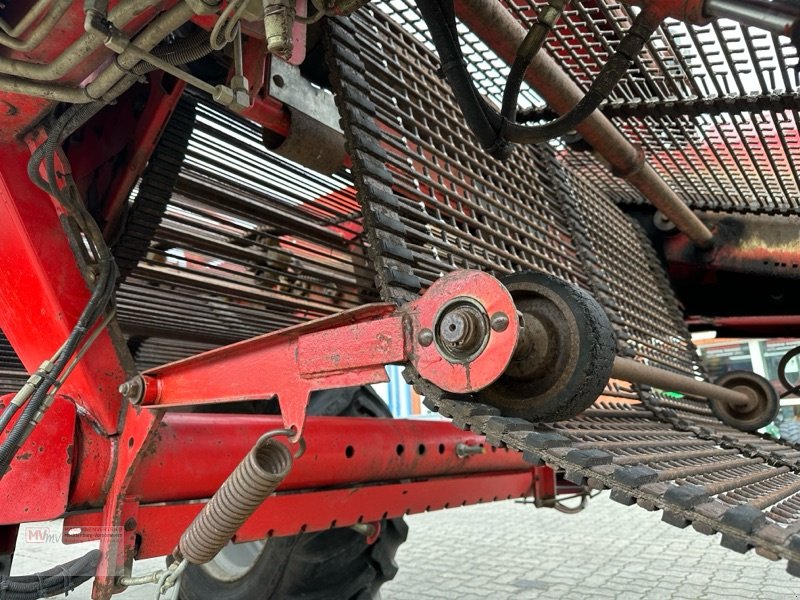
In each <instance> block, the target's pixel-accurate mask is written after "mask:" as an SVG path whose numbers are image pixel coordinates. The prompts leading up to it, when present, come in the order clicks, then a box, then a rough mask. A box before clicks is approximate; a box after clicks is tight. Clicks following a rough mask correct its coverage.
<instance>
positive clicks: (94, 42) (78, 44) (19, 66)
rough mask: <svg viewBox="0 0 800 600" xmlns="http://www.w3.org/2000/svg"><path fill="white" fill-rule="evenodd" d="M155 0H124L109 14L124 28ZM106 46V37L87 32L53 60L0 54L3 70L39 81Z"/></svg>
mask: <svg viewBox="0 0 800 600" xmlns="http://www.w3.org/2000/svg"><path fill="white" fill-rule="evenodd" d="M156 4H157V2H156V0H127V1H126V0H123V1H122V2H120V3H119V4H117V5H116V6H115V7H114V8H113V9H112V10H111V11H110V12H109V14H108V20H109V21H110V22H111V23H113V24H114V26H115V27H116V28H117V29H122V30H124V29H125V27H126V26H127V24H128V23H129V22H130V21H132V20H133V19H134V18H136V17H138V16H139V15H141V14H142V12H144V11H145V10H147V9H148V8H151V7H154V6H155V5H156ZM102 46H103V38H102V37H101V36H99V35H98V34H96V33H88V32H87V33H84V34H83V35H81V36H80V37H79V38H78V39H77V40H75V41H74V42H73V43H72V44H71V45H70V46H69V48H67V49H65V50H64V51H63V52H62V53H61V54H59V55H58V57H57V58H56V59H55V60H53V62H51V63H46V64H39V63H30V62H26V61H22V60H16V59H11V58H4V57H0V73H3V74H5V75H13V76H16V77H21V78H24V79H32V80H36V81H55V80H57V79H60V78H61V77H63V76H64V75H67V74H68V73H69V72H70V71H72V69H74V68H75V67H77V66H78V65H79V64H80V63H81V62H82V61H83V60H84V59H86V58H87V57H89V56H90V55H91V54H92V53H93V52H94V51H95V50H97V49H98V48H101V47H102Z"/></svg>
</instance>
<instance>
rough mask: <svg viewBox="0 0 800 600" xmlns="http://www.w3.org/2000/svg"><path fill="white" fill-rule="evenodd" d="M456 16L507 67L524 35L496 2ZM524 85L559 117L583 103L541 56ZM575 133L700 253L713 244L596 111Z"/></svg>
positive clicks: (478, 0)
mask: <svg viewBox="0 0 800 600" xmlns="http://www.w3.org/2000/svg"><path fill="white" fill-rule="evenodd" d="M456 13H457V15H458V17H459V19H461V21H463V22H464V24H465V25H466V26H467V27H469V29H471V30H472V31H473V32H474V33H475V35H477V36H478V37H479V38H480V39H481V40H483V41H484V42H485V43H486V44H487V45H488V46H489V47H490V48H491V49H492V50H494V51H495V52H496V53H497V54H498V56H499V57H500V58H502V59H503V60H504V61H506V62H507V63H509V64H511V63H512V62H513V60H514V56H515V55H516V52H517V47H518V46H519V44H520V43H521V42H522V40H523V39H524V38H525V33H526V32H525V29H524V28H523V26H522V25H521V24H520V23H519V22H518V21H517V20H516V19H515V18H514V17H513V16H512V15H511V14H510V13H509V12H508V11H507V10H506V8H505V7H504V6H503V5H502V4H501V3H500V2H498V1H497V0H456ZM525 81H527V82H528V83H529V84H530V85H532V86H533V87H534V89H536V91H537V92H538V93H539V94H541V96H542V97H543V98H544V99H545V100H546V101H547V102H548V104H549V105H550V106H551V107H552V108H553V109H554V110H555V111H556V112H557V113H559V114H564V113H566V112H568V111H569V110H570V109H572V107H573V106H575V105H576V104H577V103H578V102H579V101H580V99H581V98H582V97H583V91H582V90H581V89H580V88H579V87H578V86H577V84H575V83H574V82H573V81H572V80H571V79H570V78H569V76H567V75H566V74H565V73H564V71H563V70H562V69H561V68H560V67H559V66H558V64H557V63H556V62H555V60H553V59H552V58H551V57H550V56H548V55H547V54H546V53H543V52H540V53H538V54H537V56H536V57H535V58H534V60H533V62H532V63H531V66H530V67H529V68H528V70H527V72H526V73H525ZM577 130H578V133H580V134H581V135H582V136H583V137H584V139H585V140H586V141H587V142H588V143H589V144H591V146H592V147H593V148H594V149H595V150H596V151H597V152H598V153H600V154H601V155H602V156H603V158H605V159H606V160H607V161H608V162H609V164H610V165H611V167H612V168H613V170H614V173H615V174H617V175H618V176H620V177H622V178H624V179H626V180H627V181H628V182H629V183H630V184H631V185H632V186H633V187H635V188H636V189H637V190H638V191H639V192H640V193H641V194H642V195H643V196H644V197H645V198H646V199H647V200H648V201H649V202H650V203H651V204H653V205H654V206H655V207H657V208H658V209H659V210H660V211H661V212H662V213H664V214H665V215H666V216H667V217H668V218H669V219H670V220H671V221H672V222H673V223H674V224H675V226H676V227H677V228H678V229H679V230H680V231H682V232H683V233H685V234H686V235H687V236H688V237H689V238H690V239H691V240H692V241H693V242H694V243H695V244H697V245H698V246H700V247H703V248H706V247H708V246H710V245H711V244H712V242H713V235H712V233H711V231H710V230H709V229H708V227H706V226H705V225H704V224H703V222H702V221H700V219H699V218H697V216H696V215H695V214H694V213H693V212H692V211H691V210H690V209H689V207H688V206H686V204H684V203H683V201H682V200H681V199H680V198H679V197H678V196H677V194H675V192H674V191H673V190H672V189H670V187H669V186H668V185H667V184H666V183H665V182H664V180H663V179H662V178H661V177H660V176H659V175H658V174H657V173H656V172H655V170H654V169H653V168H652V167H651V166H650V165H649V164H648V163H647V162H646V161H645V160H644V156H643V155H642V153H641V151H640V150H637V149H636V148H635V147H634V146H633V144H631V143H630V142H629V141H628V140H627V139H626V138H625V136H623V135H622V133H621V132H620V131H619V130H618V129H617V128H616V127H614V125H613V124H612V123H611V121H609V120H608V118H607V117H605V116H604V115H603V114H602V113H601V112H600V111H595V112H594V113H593V114H592V115H591V116H590V117H588V118H587V119H586V120H585V121H583V123H581V124H580V125H579V126H578V127H577Z"/></svg>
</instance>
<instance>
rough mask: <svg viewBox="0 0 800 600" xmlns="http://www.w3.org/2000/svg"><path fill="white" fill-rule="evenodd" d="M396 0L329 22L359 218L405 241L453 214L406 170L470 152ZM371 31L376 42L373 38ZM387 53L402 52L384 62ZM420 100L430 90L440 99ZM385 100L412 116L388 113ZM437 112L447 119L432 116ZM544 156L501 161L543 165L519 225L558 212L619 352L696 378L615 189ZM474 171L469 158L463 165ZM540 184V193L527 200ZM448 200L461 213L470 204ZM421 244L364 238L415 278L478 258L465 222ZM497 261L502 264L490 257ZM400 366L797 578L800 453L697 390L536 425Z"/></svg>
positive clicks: (632, 393) (503, 441) (493, 432)
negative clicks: (385, 8)
mask: <svg viewBox="0 0 800 600" xmlns="http://www.w3.org/2000/svg"><path fill="white" fill-rule="evenodd" d="M402 5H403V3H402V2H400V3H393V4H392V6H393V7H395V12H394V13H393V17H394V18H395V20H394V21H390V20H387V19H386V18H385V17H384V16H382V15H381V14H380V13H379V12H378V11H377V10H375V9H372V8H370V7H367V8H366V9H365V10H364V11H362V12H361V13H360V14H359V15H358V16H356V17H355V18H353V19H350V20H346V21H345V20H340V21H338V22H337V24H336V25H334V26H333V27H332V28H331V31H332V34H331V35H332V39H333V43H332V48H331V52H332V53H333V56H334V60H333V61H332V66H333V71H334V79H335V80H336V82H337V85H338V86H339V88H340V110H341V112H342V114H343V117H344V121H345V133H346V135H347V137H348V144H349V146H350V148H349V151H350V153H351V155H352V156H353V157H354V175H355V178H356V181H357V182H358V184H359V186H360V192H361V193H360V196H359V198H360V199H361V201H362V202H363V203H364V204H365V206H364V210H365V212H366V214H367V215H369V214H370V211H372V210H375V208H376V207H378V208H383V210H384V212H383V215H382V216H383V219H382V220H380V221H379V222H374V221H370V219H369V218H368V219H367V226H368V229H369V228H372V229H375V230H378V231H379V232H380V231H386V230H387V229H391V227H392V224H393V223H397V222H400V223H402V224H403V226H404V227H406V228H407V229H405V230H404V233H405V234H406V235H405V239H407V240H411V239H414V236H415V231H416V230H417V229H418V228H420V225H423V226H425V225H426V224H427V231H428V232H430V231H431V230H432V229H433V228H434V227H436V226H437V224H438V223H440V222H442V221H444V222H445V223H447V221H446V220H445V219H440V216H441V212H436V209H437V208H439V206H440V204H441V203H442V198H444V199H445V200H444V202H445V203H446V202H448V200H447V196H446V192H447V188H446V187H445V189H444V190H443V191H442V192H441V193H440V194H439V195H437V194H422V193H420V190H419V189H418V188H417V187H410V186H409V185H403V183H402V182H403V180H404V179H403V178H408V175H407V174H408V173H412V174H414V175H415V176H416V175H417V174H419V177H414V178H413V179H410V178H409V179H407V180H410V181H413V182H415V183H417V182H424V181H425V180H426V179H425V178H426V177H428V176H429V174H430V173H437V172H443V174H442V175H439V177H444V176H446V175H447V174H448V173H450V170H449V169H456V170H457V169H458V168H459V167H458V165H459V164H463V161H459V159H458V157H461V156H463V154H461V152H462V151H464V152H468V150H464V147H465V146H466V147H467V148H469V146H470V141H469V137H468V136H466V135H465V134H464V132H463V130H462V129H455V127H458V124H457V123H455V124H451V122H450V121H447V120H446V119H447V117H448V116H449V115H452V114H457V109H456V108H455V107H454V105H453V103H452V98H451V96H450V94H449V91H448V90H446V89H444V88H443V87H441V83H440V82H439V80H438V78H437V77H436V74H435V69H436V61H435V60H432V59H431V57H430V54H428V53H427V52H426V50H425V48H424V47H423V46H422V43H424V36H423V34H422V33H420V32H418V34H417V39H415V37H414V36H413V35H412V34H409V33H407V31H406V29H404V28H407V29H408V30H409V31H412V29H411V28H412V27H413V26H414V25H413V13H411V14H404V13H403V11H402V9H401V8H397V7H398V6H402ZM378 32H379V33H378ZM378 36H379V37H380V40H384V41H385V44H383V45H382V44H380V43H378V41H379V40H378ZM386 40H388V41H386ZM420 40H422V42H420ZM393 56H402V57H403V60H402V61H401V60H399V59H398V60H393ZM420 56H422V57H426V58H425V60H424V61H423V60H422V59H420V58H419V57H420ZM415 61H416V62H415ZM405 62H411V63H412V64H413V67H409V68H408V71H406V70H404V68H403V64H405ZM363 73H366V76H362V75H361V74H363ZM381 78H391V79H392V85H391V86H389V85H388V84H387V85H385V86H383V87H382V86H381V81H380V79H381ZM423 83H424V85H423ZM375 90H377V91H375ZM428 94H430V96H432V97H435V98H436V102H435V104H434V103H432V102H431V101H430V100H429V96H428ZM382 96H388V97H386V98H384V97H382ZM392 106H397V107H400V110H401V112H403V111H405V113H406V114H408V115H409V116H413V117H415V120H414V121H410V119H409V118H408V117H407V118H406V119H405V120H404V119H403V118H402V117H401V119H400V120H399V122H398V121H396V120H391V119H390V117H391V115H392V114H393V113H391V112H390V111H389V108H390V107H392ZM416 106H418V107H419V108H416V109H415V107H416ZM384 107H385V108H384ZM434 115H435V116H436V119H434V118H433V116H434ZM408 122H412V123H415V122H419V123H420V127H421V128H422V129H423V130H424V131H425V132H426V135H428V136H429V139H430V140H431V142H428V143H431V144H432V146H433V150H432V151H430V152H429V153H428V154H427V155H420V154H415V150H414V148H413V146H412V147H411V148H404V147H403V146H400V144H399V143H397V142H395V143H394V144H393V143H392V137H393V135H394V130H395V128H398V127H406V126H407V125H406V124H407V123H408ZM442 122H443V123H445V125H438V126H437V123H442ZM402 132H403V133H405V130H402ZM415 134H416V132H415V131H414V130H413V129H412V130H411V131H408V133H407V134H406V138H405V139H406V140H414V139H415V137H414V135H415ZM455 140H459V142H456V141H455ZM436 148H440V149H442V148H446V153H445V152H444V151H442V158H441V159H440V160H442V161H443V162H441V163H440V162H439V161H437V160H436V158H437V157H435V155H434V154H433V152H435V150H436ZM549 152H550V149H549V148H541V147H540V148H537V149H533V150H531V151H526V152H518V153H516V154H515V156H514V157H513V158H512V159H511V160H509V161H508V162H507V163H506V164H505V165H504V168H509V169H511V170H512V172H514V173H519V172H522V171H523V169H525V165H526V164H527V161H531V160H532V161H534V162H535V164H542V165H544V167H543V170H542V171H539V173H540V176H539V177H538V178H536V177H530V176H529V177H528V178H527V179H526V182H525V184H524V186H523V187H524V189H525V190H526V191H528V192H529V199H528V201H527V206H526V207H525V208H524V211H523V212H521V213H515V214H514V217H513V219H514V221H512V222H514V223H516V222H523V221H524V219H525V218H526V217H527V216H528V215H531V214H536V215H537V218H538V219H539V220H540V221H541V216H538V215H542V214H555V222H557V223H560V224H562V227H563V232H564V234H565V237H564V238H563V239H562V240H561V242H560V244H561V245H560V247H561V248H568V249H569V250H570V251H571V252H574V256H576V257H577V259H578V264H579V266H578V267H577V268H576V269H574V270H568V271H567V272H566V273H563V271H564V267H562V273H560V275H561V276H562V277H565V278H567V279H571V280H573V281H577V282H580V283H581V284H582V285H583V286H585V287H587V288H588V289H590V290H591V291H592V292H593V294H594V295H595V297H596V298H597V299H598V300H599V301H600V302H601V304H602V305H603V307H604V308H605V310H606V312H607V314H608V316H609V318H610V320H611V321H612V323H613V325H614V328H615V330H616V333H617V336H618V342H619V345H618V351H619V353H620V354H622V355H624V356H629V357H633V358H637V359H639V360H643V361H645V362H647V363H648V364H651V365H654V366H658V367H662V368H666V369H668V370H672V371H675V372H679V373H683V374H685V375H690V376H700V377H702V376H703V372H702V369H701V367H700V366H699V364H698V363H697V360H696V356H695V352H694V348H693V346H692V343H691V339H690V336H689V333H688V331H687V329H686V326H685V324H684V323H683V321H682V319H681V314H680V312H679V310H678V305H677V301H676V299H675V296H674V294H673V293H672V291H671V289H670V288H669V284H668V282H667V279H666V276H665V274H664V272H663V268H662V266H661V264H660V263H659V261H658V259H657V257H656V255H655V252H654V251H653V249H652V247H650V246H649V244H648V242H647V241H646V238H645V237H644V235H643V233H642V232H641V230H640V229H639V228H638V227H637V226H636V225H635V224H633V223H632V221H630V220H629V219H628V218H627V217H626V216H625V215H624V214H623V212H622V211H621V210H620V209H619V208H618V207H617V206H616V205H615V202H614V201H616V200H618V196H617V195H616V194H613V195H611V194H609V192H613V191H614V189H613V188H607V187H606V188H604V185H602V184H601V182H599V181H598V178H597V172H596V169H588V170H583V171H581V172H579V171H578V170H577V169H575V168H573V167H574V162H571V159H570V156H569V155H565V153H564V152H559V153H557V154H556V155H553V154H549ZM448 155H449V156H448ZM445 156H448V158H447V159H445V158H444V157H445ZM531 157H533V158H531ZM559 159H561V160H559ZM480 160H481V162H479V163H478V164H479V165H481V166H483V165H485V164H489V165H491V164H492V163H491V160H490V159H487V158H483V157H481V159H480ZM536 161H539V162H536ZM471 164H474V163H471ZM440 165H447V167H446V168H443V167H441V166H440ZM474 170H476V169H475V167H472V170H471V171H470V173H471V172H472V171H474ZM462 177H463V175H462ZM374 180H380V181H381V182H382V184H383V186H382V187H381V189H380V192H381V193H380V194H376V193H374V192H375V190H373V189H370V188H369V187H368V186H366V185H364V184H365V183H366V182H369V181H374ZM445 180H446V179H445ZM468 181H469V180H468ZM603 181H611V180H610V179H604V180H603ZM398 182H399V183H398ZM539 186H544V187H543V188H540V187H539ZM456 189H458V188H456ZM519 189H520V188H519V187H516V186H513V187H512V188H511V190H510V191H507V190H505V189H503V190H496V191H495V194H496V195H495V196H493V198H494V199H495V200H499V202H500V203H501V204H502V203H504V202H511V201H513V200H511V199H509V200H507V199H506V198H507V195H508V194H514V193H515V192H516V191H518V190H519ZM538 190H542V191H541V192H540V194H541V195H537V194H536V192H537V191H538ZM462 197H466V198H469V197H470V196H469V194H468V193H467V194H465V193H464V190H462V189H458V197H457V198H455V199H454V201H456V202H458V200H459V199H460V198H462ZM612 198H613V200H614V201H612ZM411 199H413V200H416V201H417V202H416V203H413V202H411V201H410V200H411ZM457 206H459V208H460V209H461V210H462V212H463V210H464V208H463V205H457ZM444 209H445V211H446V210H447V204H445V207H444ZM469 210H470V213H468V216H472V214H473V213H472V212H471V211H475V215H476V216H478V218H477V221H478V222H481V219H484V220H487V221H488V220H490V219H493V218H494V219H497V218H498V215H493V214H492V213H491V211H490V209H489V208H487V207H486V206H477V207H473V206H470V207H469ZM451 218H453V219H455V217H451ZM499 218H503V215H500V216H499ZM506 218H508V217H506ZM455 223H458V219H455ZM417 239H419V241H416V242H415V243H409V244H408V245H407V249H408V250H411V251H412V253H411V254H410V255H409V254H408V253H407V254H406V258H405V259H403V254H402V252H398V251H395V252H394V253H393V254H392V256H391V257H388V256H386V255H385V254H382V252H381V248H380V247H378V248H377V249H376V248H375V247H373V248H372V253H373V254H372V256H371V258H373V257H375V259H376V260H377V261H380V260H384V261H386V260H388V259H391V261H392V263H393V264H394V265H395V267H396V266H397V265H398V264H401V265H403V266H405V267H406V269H407V273H410V274H412V275H414V276H417V277H418V279H419V282H420V285H421V286H424V285H425V284H426V281H427V277H426V272H425V265H426V264H429V263H430V262H431V258H430V257H431V256H432V257H433V258H434V260H435V261H436V262H435V263H434V264H437V265H441V266H440V268H442V270H445V269H446V268H452V267H451V266H450V265H451V264H452V263H453V262H455V261H452V260H451V261H449V262H448V261H443V260H441V258H440V257H443V256H444V257H449V256H452V255H456V256H458V253H459V251H460V250H461V247H460V245H461V244H464V243H471V244H472V245H470V246H469V248H470V250H471V252H472V253H478V256H479V257H480V256H482V255H481V254H480V252H482V251H483V252H485V250H484V249H483V248H482V246H480V245H478V244H477V243H476V242H475V241H473V240H471V239H470V230H469V229H467V231H466V232H465V233H464V234H463V235H461V236H460V237H454V239H448V238H447V237H446V236H439V237H435V236H431V235H428V236H423V237H420V238H417ZM467 240H469V242H468V241H467ZM401 241H402V238H401ZM420 242H421V243H420ZM547 242H548V240H547V239H546V238H542V237H537V236H530V237H529V239H528V241H527V244H528V245H529V246H530V247H531V248H532V249H533V250H532V252H535V251H536V246H537V244H540V243H541V244H543V245H545V244H547ZM403 248H404V247H403ZM401 249H402V248H401ZM465 260H466V259H465ZM522 260H523V259H520V258H519V257H515V260H514V261H512V262H511V263H510V264H509V267H510V268H511V269H517V270H519V269H522V268H525V265H523V264H521V263H522ZM404 261H405V262H404ZM500 266H501V267H502V266H504V265H502V263H501V264H500ZM548 267H549V264H548V263H547V262H545V263H544V264H543V265H541V264H540V265H536V266H534V268H537V269H538V270H548ZM492 270H494V271H495V272H497V273H503V272H504V271H503V269H502V268H498V266H497V263H496V264H495V266H494V267H492ZM378 281H379V283H380V284H382V292H383V294H384V296H385V297H389V298H392V297H393V293H395V292H396V290H397V286H396V285H393V284H392V282H391V280H390V279H389V278H386V277H382V276H381V273H380V272H379V274H378ZM411 291H412V287H411V286H406V287H405V289H404V292H403V294H408V293H410V292H411ZM405 375H406V378H407V380H408V381H409V382H410V383H412V384H414V385H415V387H416V389H417V391H418V392H419V393H421V394H423V395H425V396H426V397H427V401H428V403H429V406H430V407H432V408H434V409H436V410H439V411H440V412H441V413H442V414H443V415H444V416H447V417H451V418H453V420H454V422H455V424H456V425H458V426H461V427H464V428H470V429H472V430H473V431H476V432H479V433H483V434H484V435H486V436H487V440H488V441H489V442H490V443H493V444H497V445H506V446H508V447H510V448H514V449H517V450H519V451H521V452H523V453H524V455H525V456H526V457H527V458H529V459H530V460H532V461H539V460H542V461H545V462H547V463H548V464H554V465H558V466H559V467H563V468H565V469H566V470H567V472H568V476H569V478H570V479H572V480H574V481H577V482H580V483H586V484H588V485H589V486H591V487H595V488H598V489H603V488H610V489H611V490H612V497H613V498H615V499H616V500H618V501H620V502H624V503H626V504H630V503H637V502H638V503H639V504H640V505H641V506H643V507H644V508H646V509H648V510H653V509H663V510H664V514H665V521H667V522H669V523H671V524H674V525H676V526H680V527H685V526H687V525H689V524H690V523H692V524H694V526H695V528H696V529H698V530H699V531H702V532H704V533H713V532H721V533H722V534H723V537H722V543H723V544H724V545H725V546H727V547H730V548H733V549H737V550H739V551H745V550H746V549H747V548H749V547H753V546H755V547H757V548H758V549H759V552H760V553H761V554H763V555H765V556H769V557H772V558H778V557H784V558H787V559H788V560H789V561H790V562H789V565H790V566H789V569H790V572H800V568H798V567H799V566H800V541H798V538H796V537H793V535H794V531H795V530H796V527H795V525H796V523H797V517H798V516H800V509H798V506H797V505H798V504H799V503H800V500H798V498H800V495H798V494H800V476H799V475H797V472H798V471H800V462H798V460H799V459H800V450H798V449H797V448H795V447H792V446H789V445H786V444H783V443H781V442H778V441H774V440H771V439H767V438H763V437H761V436H758V435H753V434H746V433H742V432H739V431H737V430H734V429H732V428H730V427H728V426H726V425H724V424H722V423H721V422H720V421H719V420H718V419H717V418H716V417H715V416H714V415H713V414H712V412H711V410H710V409H709V407H708V405H707V403H706V402H705V401H703V400H700V399H694V398H691V397H683V398H674V397H671V396H666V395H662V394H657V393H651V392H650V391H649V389H647V388H642V389H635V388H626V387H624V386H620V385H614V386H613V387H610V388H609V391H610V392H611V393H613V394H616V395H618V396H622V397H627V398H638V399H639V400H640V402H641V404H639V405H631V404H621V403H620V404H615V403H605V402H601V403H598V404H596V405H595V406H594V407H593V408H590V409H589V410H587V411H586V412H585V413H583V414H582V415H580V416H578V417H576V418H574V419H571V420H569V421H564V422H560V423H555V424H551V425H544V424H538V425H537V424H533V423H530V422H527V421H525V420H524V419H519V418H506V417H502V416H501V415H500V412H499V411H498V410H497V409H496V408H493V407H491V406H487V405H484V404H479V403H475V402H469V401H464V399H463V398H460V399H458V400H456V399H451V398H448V397H447V395H446V394H443V393H442V392H441V391H440V390H438V389H437V388H436V387H435V386H431V385H430V384H429V383H428V382H426V381H425V380H424V379H422V378H421V377H420V376H419V374H418V373H416V372H415V370H414V369H412V368H408V369H407V370H406V372H405ZM787 525H788V526H787Z"/></svg>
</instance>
